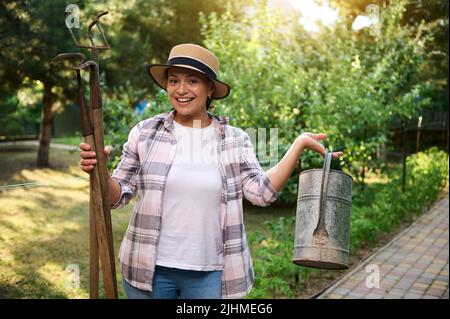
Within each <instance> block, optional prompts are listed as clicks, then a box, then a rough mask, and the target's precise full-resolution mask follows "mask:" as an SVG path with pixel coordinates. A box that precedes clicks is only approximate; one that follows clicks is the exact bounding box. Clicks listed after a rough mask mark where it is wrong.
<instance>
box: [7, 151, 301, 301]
mask: <svg viewBox="0 0 450 319" xmlns="http://www.w3.org/2000/svg"><path fill="white" fill-rule="evenodd" d="M78 160H79V158H78V152H75V151H65V150H56V149H51V152H50V163H51V168H46V169H36V168H35V167H34V166H35V161H36V147H33V146H26V147H25V146H24V147H18V146H15V147H0V167H2V170H0V185H6V184H18V183H26V182H39V183H41V185H42V186H40V187H18V188H14V189H9V190H0V298H88V296H89V293H88V282H89V278H88V274H89V269H88V268H89V264H88V262H89V251H88V247H89V246H88V245H89V242H88V240H89V228H88V227H89V225H88V205H89V189H88V179H87V175H86V174H84V173H83V172H81V171H80V170H79V169H78V166H77V165H78ZM131 209H132V205H131V204H130V205H128V206H126V207H124V208H123V209H120V210H113V211H112V224H113V234H114V248H115V254H116V256H117V253H118V250H119V247H120V243H121V241H122V238H123V235H124V233H125V230H126V227H127V225H128V221H129V218H130V214H131ZM293 215H295V208H277V207H276V206H271V207H264V208H262V207H257V206H253V205H251V204H250V205H248V207H247V205H246V209H245V222H246V229H247V231H248V232H252V231H253V230H255V229H260V230H262V229H263V228H264V225H263V223H264V221H266V220H275V219H277V218H278V217H280V216H285V217H288V216H293ZM71 265H77V267H79V270H80V287H79V288H72V287H71V286H70V285H69V286H67V285H66V282H67V281H68V280H69V283H70V279H71V278H72V277H71V275H70V274H71V273H70V272H69V271H68V270H69V269H70V267H72V266H71ZM116 269H117V279H118V283H120V282H121V276H120V268H119V264H118V263H117V264H116ZM118 286H119V287H118V288H119V294H120V297H121V298H124V297H125V295H124V292H123V288H122V285H121V284H119V285H118ZM101 290H102V289H101Z"/></svg>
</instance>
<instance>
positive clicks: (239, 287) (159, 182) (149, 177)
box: [112, 111, 278, 298]
mask: <svg viewBox="0 0 450 319" xmlns="http://www.w3.org/2000/svg"><path fill="white" fill-rule="evenodd" d="M174 112H175V111H170V112H166V113H162V114H159V115H157V116H155V117H153V118H150V119H147V120H145V121H142V122H140V123H138V124H137V125H136V126H135V127H134V128H133V129H132V130H131V131H130V134H129V136H128V141H127V142H126V143H125V144H124V147H123V153H122V157H121V161H120V163H119V165H118V166H117V168H116V169H115V170H114V172H113V175H112V177H113V178H114V179H115V180H117V181H118V182H119V184H120V186H121V191H122V194H121V198H120V199H119V201H118V202H117V203H116V204H115V205H114V207H113V208H120V207H122V206H123V205H125V204H127V203H128V202H129V201H130V199H131V198H132V197H133V196H134V195H135V196H136V198H137V200H136V204H135V206H134V208H133V211H132V216H131V219H130V223H129V226H128V228H127V231H126V234H125V236H124V239H123V241H122V245H121V247H120V252H119V259H120V263H121V267H122V276H123V277H124V278H125V279H126V280H127V281H128V282H129V283H131V284H132V285H133V286H135V287H137V288H140V289H144V290H149V291H151V290H152V281H153V274H154V269H155V263H156V245H157V243H158V238H159V234H160V229H161V203H162V195H163V192H164V185H165V182H166V179H167V175H168V173H169V170H170V167H171V164H172V162H173V159H174V156H175V150H176V143H177V141H176V138H175V135H174V134H173V130H174V125H173V116H174ZM209 116H210V117H211V118H212V120H213V125H214V128H215V132H216V138H217V141H219V143H218V159H219V161H218V165H219V168H220V171H221V174H222V195H221V212H220V214H221V221H222V225H221V226H222V230H223V238H224V246H223V248H224V249H223V250H224V271H223V276H222V297H223V298H241V297H243V296H245V295H246V294H248V292H249V291H250V289H251V288H252V286H253V281H254V272H253V266H252V261H251V258H250V252H249V248H248V245H247V239H246V234H245V228H244V222H243V207H242V199H243V196H245V198H247V199H248V200H249V201H250V202H252V203H253V204H255V205H259V206H267V205H270V204H271V203H272V202H274V201H275V200H276V198H277V196H278V192H277V191H276V190H275V189H274V188H273V186H272V184H271V183H270V180H269V178H268V176H267V174H266V173H265V172H264V171H263V170H262V169H261V166H260V164H259V162H258V160H257V158H256V155H255V152H254V149H253V146H252V144H251V142H250V138H249V136H248V134H247V133H245V132H244V131H243V130H241V129H239V128H236V127H233V126H230V125H228V124H227V120H226V119H225V118H224V117H219V116H216V115H213V114H209ZM186 187H189V181H186Z"/></svg>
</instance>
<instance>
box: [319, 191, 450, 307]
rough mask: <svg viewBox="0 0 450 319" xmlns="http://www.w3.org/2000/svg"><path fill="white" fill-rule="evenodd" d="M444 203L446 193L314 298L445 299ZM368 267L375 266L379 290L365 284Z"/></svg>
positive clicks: (368, 272)
mask: <svg viewBox="0 0 450 319" xmlns="http://www.w3.org/2000/svg"><path fill="white" fill-rule="evenodd" d="M448 202H449V200H448V194H447V197H446V198H444V199H442V200H440V201H438V202H437V203H436V204H435V205H434V206H433V207H432V208H431V209H430V210H429V212H428V213H426V214H425V215H424V216H422V217H421V218H420V219H418V220H417V221H416V222H415V223H414V224H413V225H411V226H410V227H409V228H408V229H406V230H405V231H403V232H402V233H401V234H400V235H398V236H397V237H396V238H394V240H392V241H391V242H390V243H389V244H387V245H386V246H385V247H383V248H382V249H380V250H379V251H378V252H377V253H375V254H374V255H373V256H371V257H370V258H368V259H367V260H366V261H365V262H363V263H362V264H361V265H359V266H358V267H357V268H356V269H355V270H353V271H351V272H350V273H349V274H348V275H346V276H344V278H342V279H341V280H339V281H338V282H337V283H335V284H334V285H332V286H331V287H330V288H328V289H327V290H326V291H325V292H323V293H322V294H321V295H320V296H319V297H318V298H319V299H322V298H324V299H330V298H331V299H342V298H346V299H348V298H351V299H359V298H369V299H382V298H386V299H388V298H389V299H400V298H405V299H419V298H420V299H440V298H447V299H448V298H449V295H448V291H449V289H448V253H449V246H448V240H449V230H448V221H449V210H448V209H449V204H448ZM370 265H377V266H378V267H379V287H376V286H374V285H373V282H371V281H370V280H369V284H367V280H368V276H369V275H371V272H370V271H368V270H370V267H371V266H370ZM367 266H369V269H366V267H367Z"/></svg>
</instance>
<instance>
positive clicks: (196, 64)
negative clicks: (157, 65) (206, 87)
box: [167, 57, 217, 80]
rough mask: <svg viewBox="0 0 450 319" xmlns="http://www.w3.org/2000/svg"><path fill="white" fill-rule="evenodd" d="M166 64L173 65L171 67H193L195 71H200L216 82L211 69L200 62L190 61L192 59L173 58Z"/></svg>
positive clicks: (215, 76)
mask: <svg viewBox="0 0 450 319" xmlns="http://www.w3.org/2000/svg"><path fill="white" fill-rule="evenodd" d="M167 64H168V65H173V66H176V65H177V64H184V65H190V66H193V67H194V68H196V69H199V70H200V71H202V72H203V73H205V74H206V75H207V76H209V77H210V78H212V79H213V80H217V75H216V72H214V70H213V69H211V68H210V67H209V66H207V65H206V64H204V63H202V62H200V61H198V60H195V59H192V58H187V57H175V58H172V59H170V60H169V61H167Z"/></svg>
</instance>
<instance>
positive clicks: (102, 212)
mask: <svg viewBox="0 0 450 319" xmlns="http://www.w3.org/2000/svg"><path fill="white" fill-rule="evenodd" d="M107 13H108V12H102V13H100V14H99V15H97V17H96V18H95V20H94V21H93V22H91V23H90V24H89V27H88V36H89V39H90V43H91V45H89V46H86V45H81V44H79V43H78V41H77V39H76V37H75V35H74V34H73V32H72V30H71V29H70V28H69V31H70V33H71V35H72V38H73V40H74V42H75V45H76V46H78V47H79V48H88V49H90V50H91V60H89V61H85V62H83V61H84V55H83V54H81V53H63V54H59V55H57V56H56V57H55V58H54V59H53V62H60V61H63V60H68V59H69V60H70V59H77V60H80V63H79V64H78V65H76V66H72V67H70V69H73V70H76V74H77V84H78V94H79V103H80V115H81V125H82V133H83V136H84V141H85V143H87V144H89V145H90V147H91V151H94V152H95V153H96V159H97V165H95V166H94V169H93V170H92V172H91V173H90V179H89V180H90V214H89V242H90V243H89V296H90V298H91V299H97V298H98V281H99V280H98V277H99V267H98V259H99V257H100V260H101V265H102V272H103V282H104V288H105V294H106V297H107V298H111V299H113V298H117V297H118V294H117V279H116V270H115V259H114V245H113V234H112V225H111V210H110V204H109V195H108V180H107V178H108V169H107V166H106V158H105V156H104V154H103V149H104V136H103V113H102V100H101V95H100V78H99V68H98V50H108V49H109V48H110V47H109V44H108V42H107V40H106V37H105V35H104V33H103V30H102V27H101V25H100V21H99V19H100V17H102V16H103V15H105V14H107ZM94 26H97V28H98V29H99V30H100V33H101V35H102V38H103V41H104V45H103V46H96V45H95V42H94V37H93V34H92V28H93V27H94ZM84 68H89V86H90V96H91V107H90V108H89V107H88V106H87V105H86V102H85V97H84V86H83V82H82V78H81V74H80V70H81V69H84Z"/></svg>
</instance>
